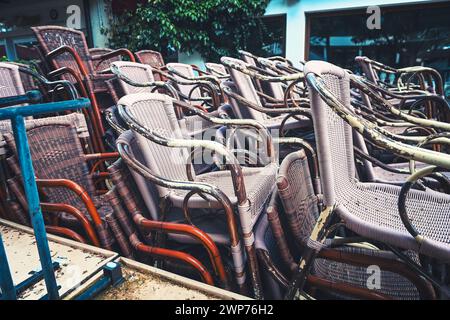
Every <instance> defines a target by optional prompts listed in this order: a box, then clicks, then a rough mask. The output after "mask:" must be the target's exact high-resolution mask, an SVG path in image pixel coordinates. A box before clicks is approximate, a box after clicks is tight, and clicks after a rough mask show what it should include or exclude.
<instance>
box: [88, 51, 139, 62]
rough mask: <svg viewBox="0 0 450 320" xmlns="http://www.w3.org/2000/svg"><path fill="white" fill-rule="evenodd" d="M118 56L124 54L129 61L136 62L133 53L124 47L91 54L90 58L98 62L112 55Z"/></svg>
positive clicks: (112, 56)
mask: <svg viewBox="0 0 450 320" xmlns="http://www.w3.org/2000/svg"><path fill="white" fill-rule="evenodd" d="M118 56H126V57H128V58H129V59H130V61H131V62H136V59H135V58H134V55H133V53H132V52H131V51H130V50H128V49H125V48H120V49H117V50H114V51H111V52H108V53H105V54H98V55H94V56H91V58H92V59H93V60H98V63H99V64H100V63H101V62H103V61H105V60H108V59H111V58H114V57H118Z"/></svg>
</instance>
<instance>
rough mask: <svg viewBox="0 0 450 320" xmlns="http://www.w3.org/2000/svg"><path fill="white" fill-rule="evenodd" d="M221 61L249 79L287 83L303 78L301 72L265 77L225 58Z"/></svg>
mask: <svg viewBox="0 0 450 320" xmlns="http://www.w3.org/2000/svg"><path fill="white" fill-rule="evenodd" d="M221 61H222V63H223V64H224V65H226V66H227V67H230V68H232V69H235V70H238V71H239V72H242V73H244V74H246V75H248V76H250V77H253V78H256V79H258V80H262V81H267V82H287V81H292V80H297V79H300V78H303V77H304V76H305V75H304V73H303V72H300V73H294V74H288V75H285V76H279V77H274V76H265V75H262V74H260V73H258V72H254V71H252V70H249V69H248V68H244V67H242V66H241V65H238V64H236V63H234V62H233V61H230V60H228V59H226V58H225V57H224V58H222V59H221Z"/></svg>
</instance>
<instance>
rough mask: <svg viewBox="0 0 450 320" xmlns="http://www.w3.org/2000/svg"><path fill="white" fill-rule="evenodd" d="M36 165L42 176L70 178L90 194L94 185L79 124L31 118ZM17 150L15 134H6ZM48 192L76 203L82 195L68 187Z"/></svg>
mask: <svg viewBox="0 0 450 320" xmlns="http://www.w3.org/2000/svg"><path fill="white" fill-rule="evenodd" d="M26 128H27V136H28V142H29V145H30V151H31V156H32V160H33V167H34V170H35V173H36V176H37V177H38V178H40V179H69V180H72V181H73V182H75V183H77V184H79V185H80V186H82V187H83V188H84V189H85V190H86V191H87V192H88V194H90V195H93V194H94V190H95V188H94V185H93V182H92V179H91V176H90V174H89V167H88V165H87V163H86V161H85V158H84V153H83V149H82V146H81V143H80V140H79V137H78V134H77V127H76V123H75V122H73V121H68V120H58V119H57V120H54V119H52V118H46V119H38V121H35V120H29V121H27V123H26ZM4 137H5V140H6V141H7V143H8V145H9V147H10V148H12V149H13V150H15V143H14V138H13V136H12V134H11V133H7V134H5V135H4ZM46 192H47V195H48V196H49V197H50V199H52V201H53V202H62V203H67V204H76V203H77V200H78V199H79V197H78V196H77V195H76V194H74V192H73V191H68V190H67V189H64V188H49V189H47V190H46Z"/></svg>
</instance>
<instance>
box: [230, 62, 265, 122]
mask: <svg viewBox="0 0 450 320" xmlns="http://www.w3.org/2000/svg"><path fill="white" fill-rule="evenodd" d="M221 61H222V62H224V61H225V62H227V61H228V62H230V63H232V64H235V65H240V66H241V67H242V68H246V63H245V62H244V61H242V60H239V59H234V58H229V57H222V59H221ZM227 70H228V73H229V74H230V76H231V79H232V81H233V83H234V85H235V86H236V88H237V91H238V94H239V95H241V96H242V97H243V98H244V99H246V100H248V101H250V102H251V103H254V104H256V105H258V106H262V105H261V101H260V99H259V96H258V94H257V92H256V88H255V86H254V84H253V81H252V78H250V76H249V75H246V74H244V73H242V72H240V71H238V70H236V69H234V68H231V67H228V66H227ZM239 105H240V108H241V109H245V111H244V110H241V113H242V114H248V117H250V118H252V119H255V120H258V121H263V120H265V119H267V115H266V114H264V113H262V112H259V111H257V110H255V109H252V108H249V107H247V106H245V105H244V104H241V103H239Z"/></svg>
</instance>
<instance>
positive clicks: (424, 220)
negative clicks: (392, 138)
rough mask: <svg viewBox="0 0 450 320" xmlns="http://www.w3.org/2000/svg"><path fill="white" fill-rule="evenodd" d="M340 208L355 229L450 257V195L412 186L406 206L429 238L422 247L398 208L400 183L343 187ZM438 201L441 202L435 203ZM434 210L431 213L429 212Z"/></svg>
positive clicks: (388, 240) (350, 225) (339, 199)
mask: <svg viewBox="0 0 450 320" xmlns="http://www.w3.org/2000/svg"><path fill="white" fill-rule="evenodd" d="M340 193H341V194H340V195H339V196H338V197H337V199H336V200H337V207H336V209H337V212H338V213H339V214H340V216H341V218H342V219H344V220H345V221H346V223H347V226H348V227H349V228H350V229H351V230H353V231H354V232H356V233H358V234H360V235H362V236H366V237H369V238H372V239H378V240H379V241H384V242H387V243H389V244H391V245H395V246H398V247H400V248H403V249H412V250H415V251H418V252H422V253H426V254H427V255H430V256H433V257H435V258H440V259H443V260H444V261H450V223H449V221H450V195H446V194H443V193H438V192H435V191H431V190H430V191H427V192H423V191H418V190H411V191H410V192H409V193H408V199H407V201H406V209H407V212H408V216H409V218H410V220H411V221H412V223H413V225H414V226H415V227H416V229H417V230H419V232H420V233H421V234H422V235H423V236H425V237H427V238H428V240H427V241H426V242H424V243H423V244H422V245H421V246H420V247H419V245H418V242H417V241H416V240H415V239H414V238H413V237H412V236H411V235H410V234H409V233H408V232H407V230H406V228H405V227H404V225H403V223H402V221H401V219H400V215H399V213H398V209H397V202H398V196H399V193H400V187H399V186H394V185H388V184H382V183H360V182H356V181H353V182H352V183H351V187H350V186H348V185H347V186H346V187H342V188H340ZM436 204H439V206H436ZM431 212H432V216H430V214H428V213H431Z"/></svg>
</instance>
